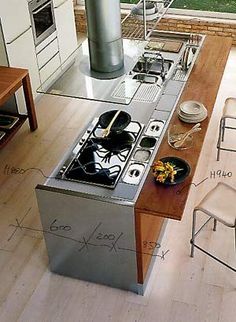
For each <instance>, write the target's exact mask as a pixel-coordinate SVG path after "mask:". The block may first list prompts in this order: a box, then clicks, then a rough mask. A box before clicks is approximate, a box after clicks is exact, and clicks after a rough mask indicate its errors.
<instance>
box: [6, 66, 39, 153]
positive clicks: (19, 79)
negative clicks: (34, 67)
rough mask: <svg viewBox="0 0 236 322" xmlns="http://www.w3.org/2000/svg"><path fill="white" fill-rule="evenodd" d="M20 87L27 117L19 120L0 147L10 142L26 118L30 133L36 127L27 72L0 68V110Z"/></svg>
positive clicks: (25, 70) (18, 69) (19, 69)
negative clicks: (23, 96)
mask: <svg viewBox="0 0 236 322" xmlns="http://www.w3.org/2000/svg"><path fill="white" fill-rule="evenodd" d="M21 86H23V91H24V95H25V102H26V108H27V116H26V117H21V118H20V120H19V122H18V124H16V126H14V128H13V129H12V131H11V132H9V133H8V135H7V138H6V139H5V137H4V138H3V143H1V144H0V147H2V146H4V145H5V144H6V143H7V142H8V141H9V140H10V138H11V137H12V136H13V135H14V134H15V133H16V131H17V130H18V129H19V127H20V126H21V125H22V124H23V123H24V121H25V120H26V118H28V119H29V125H30V130H31V131H35V130H36V129H37V127H38V124H37V119H36V113H35V106H34V100H33V95H32V89H31V84H30V78H29V73H28V70H27V69H21V68H12V67H3V66H0V108H1V105H3V104H4V103H5V102H6V101H7V100H8V99H9V98H10V97H11V96H12V95H13V94H14V93H15V92H16V91H17V90H18V89H19V88H20V87H21ZM17 116H18V115H17Z"/></svg>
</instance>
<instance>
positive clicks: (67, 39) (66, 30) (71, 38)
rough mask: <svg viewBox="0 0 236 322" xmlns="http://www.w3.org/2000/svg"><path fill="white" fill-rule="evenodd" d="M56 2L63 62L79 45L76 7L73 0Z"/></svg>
mask: <svg viewBox="0 0 236 322" xmlns="http://www.w3.org/2000/svg"><path fill="white" fill-rule="evenodd" d="M54 3H55V8H54V14H55V21H56V27H57V38H58V44H59V52H60V58H61V63H62V64H63V63H64V62H65V61H66V59H67V58H68V57H69V56H70V55H71V54H72V53H73V52H74V51H75V50H76V48H77V46H78V43H77V36H76V28H75V17H74V7H73V1H72V0H57V1H56V2H54Z"/></svg>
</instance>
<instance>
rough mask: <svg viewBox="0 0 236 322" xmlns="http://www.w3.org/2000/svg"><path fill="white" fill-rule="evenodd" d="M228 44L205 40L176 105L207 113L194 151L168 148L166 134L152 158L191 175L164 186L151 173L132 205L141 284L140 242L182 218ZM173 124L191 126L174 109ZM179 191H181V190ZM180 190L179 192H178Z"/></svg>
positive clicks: (146, 259)
mask: <svg viewBox="0 0 236 322" xmlns="http://www.w3.org/2000/svg"><path fill="white" fill-rule="evenodd" d="M231 44H232V39H231V38H223V37H214V36H208V37H206V39H205V41H204V44H203V47H202V49H201V52H200V54H199V57H198V59H197V61H196V63H195V65H194V67H193V70H192V72H191V75H190V77H189V79H188V81H187V83H186V86H185V88H184V91H183V93H182V95H181V97H180V100H179V102H178V104H177V108H178V106H179V104H180V103H181V102H183V101H186V100H196V101H200V102H202V103H203V104H204V105H205V107H206V108H207V110H208V118H207V119H206V120H204V121H203V122H202V123H201V128H202V131H201V132H199V133H198V140H197V141H195V146H194V149H189V150H185V151H178V150H175V149H173V148H171V147H170V146H169V145H168V140H167V134H166V135H165V137H164V139H163V141H162V143H161V146H160V148H159V150H158V152H157V155H156V157H155V160H159V159H160V158H163V157H166V156H176V157H180V158H182V159H184V160H186V161H187V162H188V163H189V165H190V167H191V173H190V176H189V177H188V178H187V179H186V180H185V181H184V182H183V183H182V184H179V185H176V186H171V187H166V186H163V185H160V184H159V185H158V184H156V183H155V182H154V179H153V175H152V171H151V170H150V172H149V175H148V177H147V179H146V181H145V183H144V185H143V187H142V190H141V192H140V195H139V198H138V200H137V203H136V205H135V221H136V241H137V254H138V255H137V266H138V281H139V283H141V284H142V283H144V280H145V276H146V274H147V271H148V268H149V265H150V261H151V256H145V255H143V254H144V253H145V249H143V241H144V240H150V241H155V240H157V239H158V237H159V235H160V232H161V229H162V226H163V224H164V220H165V218H170V219H175V220H181V219H182V216H183V213H184V208H185V204H186V201H187V198H188V193H189V190H190V184H191V182H192V179H193V176H194V173H195V169H196V167H197V163H198V158H199V156H200V153H201V149H202V145H203V141H204V138H205V135H206V131H207V128H208V124H209V121H210V118H211V114H212V111H213V108H214V104H215V100H216V96H217V93H218V89H219V86H220V83H221V79H222V76H223V72H224V68H225V65H226V62H227V59H228V55H229V52H230V48H231ZM173 124H181V125H182V126H185V129H186V130H188V129H189V128H191V127H192V124H185V125H184V124H183V122H181V121H180V120H179V118H178V114H177V110H176V111H175V113H174V114H173V116H172V119H171V122H170V124H169V126H172V125H173ZM182 188H184V189H183V190H182V191H181V189H182ZM179 191H181V193H178V192H179Z"/></svg>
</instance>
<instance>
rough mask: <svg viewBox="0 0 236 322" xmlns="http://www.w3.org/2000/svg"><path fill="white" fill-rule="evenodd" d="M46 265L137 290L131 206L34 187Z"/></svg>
mask: <svg viewBox="0 0 236 322" xmlns="http://www.w3.org/2000/svg"><path fill="white" fill-rule="evenodd" d="M36 193H37V199H38V205H39V210H40V216H41V221H42V225H43V230H44V237H45V241H46V246H47V250H48V255H49V263H50V269H51V270H52V271H53V272H55V273H58V274H62V275H66V276H70V277H74V278H78V279H82V280H87V281H91V282H95V283H100V284H105V285H109V286H112V287H116V288H122V289H126V290H130V291H133V292H137V291H138V289H137V268H136V251H135V250H136V248H135V222H134V211H133V208H132V207H127V206H123V205H114V204H111V203H108V202H102V201H97V200H91V199H87V198H81V197H79V196H75V195H74V196H73V195H70V194H65V193H60V192H50V191H46V190H43V187H42V186H38V187H37V188H36Z"/></svg>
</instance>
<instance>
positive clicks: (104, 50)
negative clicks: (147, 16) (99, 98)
mask: <svg viewBox="0 0 236 322" xmlns="http://www.w3.org/2000/svg"><path fill="white" fill-rule="evenodd" d="M85 6H86V15H87V29H88V43H89V54H90V67H91V69H92V70H94V71H96V72H102V73H110V72H114V71H117V70H119V69H121V68H122V67H123V66H124V53H123V42H122V34H121V13H120V0H85Z"/></svg>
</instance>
